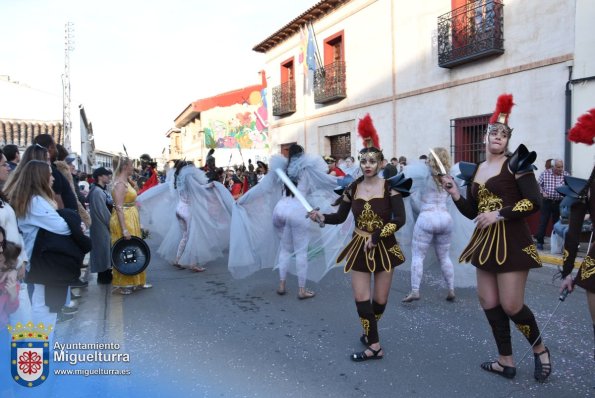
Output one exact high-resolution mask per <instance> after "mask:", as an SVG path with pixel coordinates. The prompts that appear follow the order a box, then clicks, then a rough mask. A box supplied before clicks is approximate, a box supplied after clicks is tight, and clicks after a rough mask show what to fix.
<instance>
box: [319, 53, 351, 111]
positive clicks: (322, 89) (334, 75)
mask: <svg viewBox="0 0 595 398" xmlns="http://www.w3.org/2000/svg"><path fill="white" fill-rule="evenodd" d="M345 97H347V90H346V89H345V62H341V61H338V62H334V63H332V64H328V65H325V66H324V68H320V69H317V70H316V71H315V72H314V102H316V103H317V104H325V103H327V102H330V101H334V100H338V99H342V98H345Z"/></svg>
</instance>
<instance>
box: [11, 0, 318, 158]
mask: <svg viewBox="0 0 595 398" xmlns="http://www.w3.org/2000/svg"><path fill="white" fill-rule="evenodd" d="M317 2H318V1H317V0H290V1H280V0H212V1H206V0H194V1H192V0H102V1H96V0H94V1H90V0H0V75H9V76H10V78H11V80H16V81H19V82H21V83H25V84H27V85H29V86H31V87H33V88H35V89H37V90H41V91H43V92H47V93H50V94H53V95H55V96H56V99H57V101H59V103H60V104H61V98H62V80H61V76H62V74H63V73H64V41H65V40H64V25H65V23H66V22H72V23H73V24H74V25H73V26H74V49H73V51H72V52H71V53H70V85H71V103H72V107H71V119H72V123H73V128H72V129H73V133H72V150H73V151H76V152H78V151H79V148H80V144H79V143H80V136H79V133H78V132H79V118H78V106H79V104H82V105H84V107H85V111H86V114H87V118H88V119H89V121H90V122H91V123H92V124H93V130H94V134H95V147H96V149H102V150H109V151H118V152H119V151H121V149H122V144H125V145H126V147H127V149H128V152H129V154H130V155H131V156H138V155H140V154H142V153H149V154H151V155H152V156H160V155H161V152H162V150H163V149H164V148H165V147H166V146H167V145H168V142H167V139H166V138H165V133H166V132H167V130H168V129H169V128H171V127H173V120H174V119H175V118H176V116H178V115H179V114H180V113H181V112H182V111H183V110H184V109H185V108H186V107H187V106H188V105H189V104H190V103H191V102H193V101H195V100H197V99H200V98H206V97H210V96H213V95H216V94H219V93H223V92H226V91H229V90H234V89H237V88H241V87H245V86H250V85H253V84H259V83H260V77H259V74H258V71H259V70H261V69H263V67H264V62H265V58H264V55H263V54H260V53H256V52H254V51H252V48H253V47H254V46H255V45H256V44H258V43H260V42H261V41H262V40H264V39H265V38H267V37H268V36H270V35H271V34H273V33H274V32H276V31H277V30H278V29H280V28H281V27H282V26H284V25H285V24H286V23H288V22H290V21H291V20H292V19H294V18H295V17H297V16H298V15H300V14H301V13H302V12H304V11H306V10H307V9H308V8H310V7H311V6H313V5H314V4H316V3H317ZM60 110H61V107H60ZM0 113H1V110H0ZM1 117H2V115H1V114H0V118H1ZM57 119H61V113H60V114H59V115H58V117H57Z"/></svg>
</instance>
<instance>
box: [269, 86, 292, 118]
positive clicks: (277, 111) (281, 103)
mask: <svg viewBox="0 0 595 398" xmlns="http://www.w3.org/2000/svg"><path fill="white" fill-rule="evenodd" d="M294 112H295V80H289V81H288V82H285V83H283V84H281V85H279V86H277V87H273V116H284V115H289V114H290V113H294Z"/></svg>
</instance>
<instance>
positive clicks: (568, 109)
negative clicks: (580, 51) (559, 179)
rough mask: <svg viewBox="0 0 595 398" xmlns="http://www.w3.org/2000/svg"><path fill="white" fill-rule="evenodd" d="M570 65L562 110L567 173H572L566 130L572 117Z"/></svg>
mask: <svg viewBox="0 0 595 398" xmlns="http://www.w3.org/2000/svg"><path fill="white" fill-rule="evenodd" d="M571 82H572V66H569V67H568V81H567V82H566V90H565V92H564V97H565V110H564V113H565V114H564V165H565V166H566V167H565V168H566V171H568V174H570V175H572V151H571V150H570V141H568V130H570V123H571V118H572V90H571V89H570V86H571V85H572V83H571Z"/></svg>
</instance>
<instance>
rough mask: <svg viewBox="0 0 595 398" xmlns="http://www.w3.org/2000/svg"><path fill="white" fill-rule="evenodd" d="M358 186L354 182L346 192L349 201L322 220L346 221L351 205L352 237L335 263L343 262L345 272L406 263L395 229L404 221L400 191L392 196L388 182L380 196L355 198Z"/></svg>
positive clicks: (376, 269) (371, 269) (389, 267)
mask: <svg viewBox="0 0 595 398" xmlns="http://www.w3.org/2000/svg"><path fill="white" fill-rule="evenodd" d="M357 186H358V184H355V183H354V184H353V185H352V187H351V188H350V189H348V190H347V191H346V192H345V195H347V197H348V198H349V199H350V200H351V202H346V201H342V203H341V207H340V208H339V211H338V212H337V213H335V214H325V215H324V217H325V223H327V224H340V223H342V222H343V221H345V218H346V217H347V214H348V212H349V208H351V211H352V212H353V216H354V219H355V229H354V231H353V235H352V239H351V241H350V242H349V243H348V244H347V246H345V248H344V249H343V251H342V252H341V253H340V254H339V256H338V257H337V263H340V262H341V261H343V260H345V261H346V262H345V268H344V271H345V272H349V271H351V270H354V271H360V272H370V273H372V272H381V271H389V272H390V271H391V270H392V269H393V268H394V267H397V266H399V265H401V264H403V263H404V262H405V256H404V255H403V252H402V251H401V248H400V247H399V244H398V243H397V239H396V238H395V232H396V231H397V230H398V229H399V228H400V227H402V226H403V225H404V224H405V210H404V206H403V198H402V197H401V195H400V194H397V195H393V196H391V194H390V186H389V183H388V182H386V183H385V184H384V195H383V196H381V197H373V198H371V199H369V200H365V199H362V198H358V197H357ZM395 213H398V214H395ZM399 224H400V225H399ZM372 237H374V239H375V240H376V242H377V245H376V247H375V248H374V249H372V250H370V251H368V252H365V251H364V246H365V245H366V242H367V241H368V239H372Z"/></svg>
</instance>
